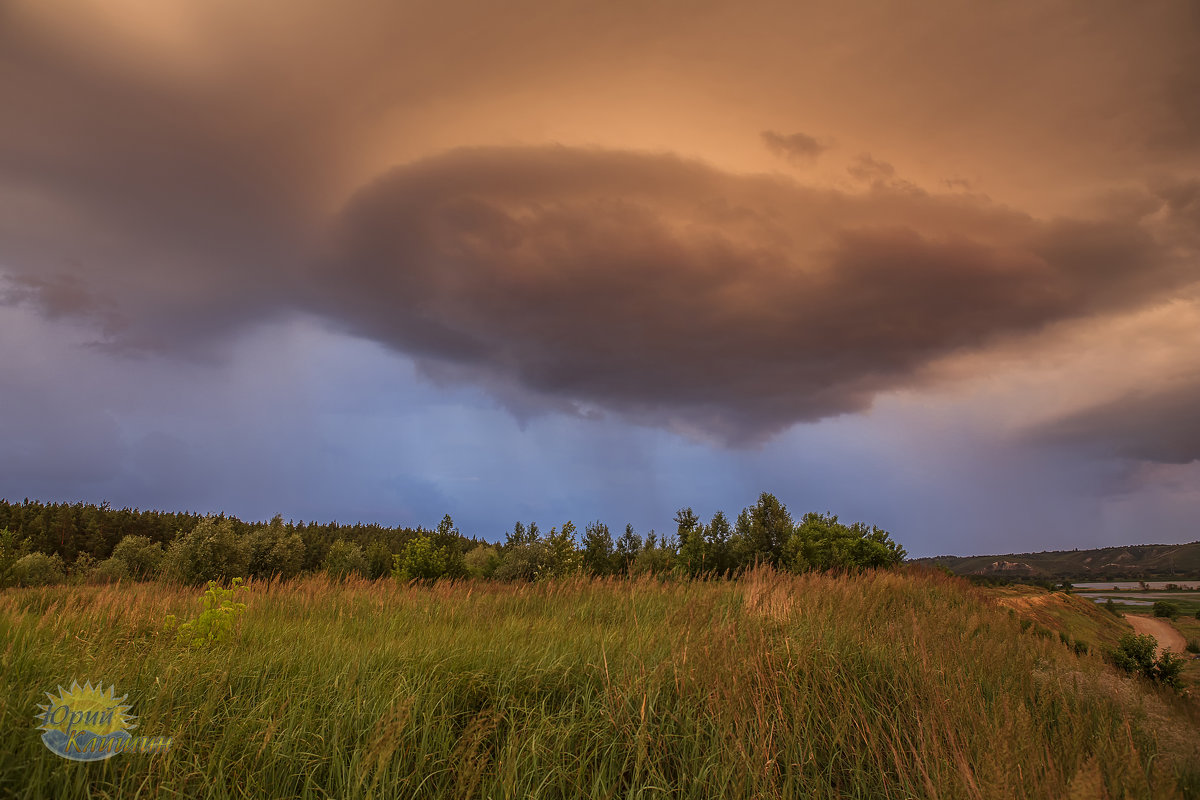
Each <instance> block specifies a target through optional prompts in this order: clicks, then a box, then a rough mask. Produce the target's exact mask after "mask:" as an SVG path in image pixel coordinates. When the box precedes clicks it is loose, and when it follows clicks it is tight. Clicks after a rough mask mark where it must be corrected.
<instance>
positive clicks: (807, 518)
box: [783, 513, 907, 572]
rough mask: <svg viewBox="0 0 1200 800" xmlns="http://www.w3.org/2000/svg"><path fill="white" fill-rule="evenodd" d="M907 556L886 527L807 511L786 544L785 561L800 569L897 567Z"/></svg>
mask: <svg viewBox="0 0 1200 800" xmlns="http://www.w3.org/2000/svg"><path fill="white" fill-rule="evenodd" d="M905 555H907V554H906V553H905V551H904V548H903V547H901V546H900V545H898V544H896V542H894V541H893V540H892V537H891V534H890V533H888V532H887V531H885V530H883V529H882V528H877V527H875V526H874V525H870V526H868V525H865V524H863V523H860V522H856V523H854V524H853V525H846V524H845V523H842V522H838V518H837V515H828V514H811V513H810V514H805V515H804V518H803V519H802V520H801V521H800V524H799V525H797V526H796V528H795V530H794V531H793V532H792V534H791V536H790V537H788V539H787V541H786V543H785V544H784V546H783V560H784V563H786V564H787V565H788V566H789V567H791V568H792V570H794V571H796V572H804V571H805V570H810V569H815V570H837V569H846V570H860V569H868V568H870V567H893V566H896V565H897V564H900V563H901V562H903V561H904V557H905Z"/></svg>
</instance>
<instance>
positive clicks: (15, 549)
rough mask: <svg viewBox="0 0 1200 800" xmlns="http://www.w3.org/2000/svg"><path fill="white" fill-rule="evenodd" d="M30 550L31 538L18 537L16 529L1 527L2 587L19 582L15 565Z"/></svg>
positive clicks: (0, 580) (0, 561) (0, 560)
mask: <svg viewBox="0 0 1200 800" xmlns="http://www.w3.org/2000/svg"><path fill="white" fill-rule="evenodd" d="M28 552H29V540H28V539H18V538H17V534H16V532H15V531H10V530H9V529H8V528H2V529H0V589H3V588H4V587H6V586H11V585H12V584H14V583H16V582H17V578H16V575H14V574H13V567H14V566H15V565H16V563H17V562H18V561H19V560H21V559H22V558H24V556H25V554H26V553H28Z"/></svg>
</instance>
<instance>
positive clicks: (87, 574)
mask: <svg viewBox="0 0 1200 800" xmlns="http://www.w3.org/2000/svg"><path fill="white" fill-rule="evenodd" d="M97 563H99V562H97V561H96V557H95V556H93V555H92V554H91V553H79V554H78V555H76V556H75V560H74V561H73V562H71V566H69V567H67V579H68V580H69V581H71V582H72V583H86V582H88V581H90V580H92V573H93V572H94V571H95V569H96V564H97Z"/></svg>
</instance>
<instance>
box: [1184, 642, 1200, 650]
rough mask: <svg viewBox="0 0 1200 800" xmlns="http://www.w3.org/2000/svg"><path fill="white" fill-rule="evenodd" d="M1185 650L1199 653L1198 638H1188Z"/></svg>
mask: <svg viewBox="0 0 1200 800" xmlns="http://www.w3.org/2000/svg"><path fill="white" fill-rule="evenodd" d="M1187 651H1188V652H1189V653H1200V639H1188V641H1187Z"/></svg>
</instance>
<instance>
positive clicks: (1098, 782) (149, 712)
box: [0, 571, 1200, 798]
mask: <svg viewBox="0 0 1200 800" xmlns="http://www.w3.org/2000/svg"><path fill="white" fill-rule="evenodd" d="M197 596H198V592H196V591H195V590H190V589H183V588H179V587H164V586H162V585H159V584H153V583H148V584H135V585H120V586H107V587H81V588H80V587H77V588H61V587H60V588H49V589H32V590H21V591H10V592H5V593H3V594H0V635H2V639H0V641H2V642H3V645H2V646H0V650H2V652H3V655H2V656H0V667H2V670H0V672H2V675H3V679H2V682H3V687H2V689H0V703H2V705H0V753H2V755H0V795H13V796H16V797H31V798H32V797H189V798H190V797H212V798H216V797H289V798H290V797H338V798H341V797H488V798H499V797H514V798H515V797H520V798H525V797H543V798H559V797H561V798H567V797H572V798H573V797H608V798H616V797H622V798H624V797H631V798H632V797H655V796H670V797H705V798H707V797H756V798H757V797H767V798H770V797H781V798H782V797H789V798H790V797H813V798H835V797H836V798H843V797H860V798H911V797H922V798H924V797H928V798H1009V797H1011V798H1026V797H1028V798H1061V797H1068V796H1073V795H1075V796H1087V797H1104V796H1106V795H1107V796H1110V797H1123V796H1126V797H1141V798H1169V797H1173V796H1182V794H1181V791H1182V790H1181V789H1180V788H1179V784H1178V783H1177V781H1178V780H1179V778H1181V777H1182V779H1183V781H1184V784H1183V786H1184V787H1185V789H1186V787H1188V786H1190V783H1189V782H1195V781H1196V780H1197V775H1196V773H1195V772H1194V771H1191V772H1189V771H1188V770H1189V768H1192V767H1191V765H1194V764H1195V763H1197V762H1198V761H1200V751H1198V750H1197V747H1198V743H1200V728H1198V727H1197V724H1196V719H1195V716H1194V714H1191V713H1190V712H1188V710H1187V707H1186V706H1185V705H1181V704H1180V703H1178V702H1176V701H1174V700H1173V699H1172V698H1171V697H1169V696H1167V695H1165V694H1163V693H1162V692H1161V691H1160V690H1157V689H1155V688H1153V687H1151V686H1148V685H1144V684H1141V683H1138V682H1137V681H1135V680H1132V679H1128V678H1122V677H1119V676H1117V675H1116V674H1115V673H1114V672H1113V671H1112V670H1111V668H1109V667H1108V666H1107V665H1105V664H1104V662H1103V661H1102V660H1101V659H1100V658H1097V657H1094V656H1083V657H1080V656H1077V655H1075V654H1074V653H1073V652H1072V651H1071V650H1070V649H1068V648H1067V647H1064V646H1063V645H1062V644H1060V643H1059V642H1058V641H1057V640H1050V639H1046V638H1043V637H1036V636H1032V635H1029V634H1025V633H1022V631H1021V627H1020V625H1019V624H1018V620H1017V619H1016V618H1015V616H1014V615H1013V614H1011V613H1010V612H1009V611H1008V610H1006V609H1003V608H1000V607H997V606H995V605H993V604H991V603H989V602H988V601H987V599H986V597H985V596H983V595H982V594H981V593H980V592H979V591H978V590H975V589H973V588H971V587H969V586H966V585H965V584H963V583H962V582H960V581H957V580H954V579H950V578H945V577H942V576H937V575H928V574H915V573H912V574H910V573H902V572H884V573H868V574H864V575H858V576H845V577H831V576H822V575H805V576H792V575H780V574H775V573H772V572H768V571H759V572H756V573H753V574H751V575H749V576H747V577H746V578H744V579H742V580H739V581H736V582H709V583H706V582H667V583H660V582H658V581H656V580H653V579H643V580H638V581H624V580H585V579H579V580H565V581H559V582H554V583H544V584H522V585H517V584H488V583H462V584H451V583H439V584H435V585H433V586H419V585H413V586H400V585H397V584H395V583H393V582H390V581H381V582H376V583H371V582H365V581H364V582H349V583H345V584H331V583H328V582H326V581H324V580H321V579H317V578H311V579H305V580H300V581H295V582H290V583H261V582H260V583H257V584H254V585H253V586H252V587H251V590H250V591H249V592H248V593H247V594H246V596H245V597H244V598H243V599H244V600H245V601H246V602H247V605H248V610H247V612H246V615H245V617H244V619H243V621H242V624H241V631H240V635H239V637H238V638H237V639H236V641H234V642H232V643H230V644H228V645H223V646H218V647H214V648H211V649H208V650H200V651H194V650H186V649H181V648H180V647H178V646H177V645H176V644H175V643H174V641H173V640H172V639H171V637H170V636H165V635H161V634H160V630H161V626H162V621H163V619H164V617H165V616H166V615H167V614H176V615H178V616H187V615H189V614H192V613H194V611H193V607H194V606H195V601H196V597H197ZM74 678H78V679H80V680H81V681H82V680H84V679H91V680H92V681H93V682H95V681H103V682H104V683H105V684H109V683H112V684H115V685H116V686H117V689H118V692H119V693H124V692H129V695H130V699H131V700H132V702H133V703H134V708H133V713H135V714H137V715H138V718H139V722H140V724H141V727H140V728H139V729H138V731H137V732H138V733H140V734H144V735H166V736H172V737H174V748H173V750H172V752H171V753H170V754H168V755H166V756H157V757H146V756H136V755H122V756H117V757H114V758H112V759H109V760H107V761H104V762H101V763H96V764H77V763H71V762H67V761H65V760H63V759H61V758H59V757H57V756H55V755H53V754H52V753H50V752H49V751H48V750H47V749H46V748H45V747H44V746H43V745H42V744H41V742H40V741H39V739H38V732H37V731H35V730H34V724H33V716H34V714H35V713H36V711H37V709H36V705H37V703H38V702H39V701H41V698H42V697H43V695H42V692H44V691H53V690H54V689H55V688H56V687H57V686H58V685H59V684H63V685H69V684H70V682H71V680H72V679H74ZM1193 770H1194V768H1193ZM1189 791H1190V790H1189Z"/></svg>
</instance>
